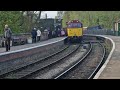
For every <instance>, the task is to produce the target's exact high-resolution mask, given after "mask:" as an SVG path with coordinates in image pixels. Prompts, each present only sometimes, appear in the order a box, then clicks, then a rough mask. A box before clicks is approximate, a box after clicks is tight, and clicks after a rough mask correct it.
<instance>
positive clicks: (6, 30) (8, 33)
mask: <svg viewBox="0 0 120 90" xmlns="http://www.w3.org/2000/svg"><path fill="white" fill-rule="evenodd" d="M11 36H12V31H11V29H10V28H9V27H8V25H7V24H6V25H5V28H4V38H5V47H6V51H10V41H11Z"/></svg>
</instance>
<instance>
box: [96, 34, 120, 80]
mask: <svg viewBox="0 0 120 90" xmlns="http://www.w3.org/2000/svg"><path fill="white" fill-rule="evenodd" d="M105 37H108V38H111V39H112V40H113V43H114V44H113V49H112V54H111V55H110V59H108V61H106V62H105V64H104V65H103V66H102V67H101V69H100V70H99V71H98V73H97V74H96V75H95V77H94V79H120V37H119V36H109V35H108V36H107V35H106V36H105Z"/></svg>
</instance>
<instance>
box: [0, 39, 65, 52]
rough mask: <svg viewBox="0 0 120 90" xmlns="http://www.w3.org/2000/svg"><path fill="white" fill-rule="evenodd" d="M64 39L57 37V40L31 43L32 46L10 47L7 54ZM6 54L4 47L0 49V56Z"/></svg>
mask: <svg viewBox="0 0 120 90" xmlns="http://www.w3.org/2000/svg"><path fill="white" fill-rule="evenodd" d="M64 38H66V37H57V38H52V39H48V40H46V41H39V42H36V43H32V44H25V45H19V46H11V50H10V51H8V52H11V51H16V50H20V49H25V48H30V47H34V46H38V45H44V44H50V43H53V42H56V41H59V40H62V39H64ZM8 52H6V48H5V47H2V48H0V54H1V53H8Z"/></svg>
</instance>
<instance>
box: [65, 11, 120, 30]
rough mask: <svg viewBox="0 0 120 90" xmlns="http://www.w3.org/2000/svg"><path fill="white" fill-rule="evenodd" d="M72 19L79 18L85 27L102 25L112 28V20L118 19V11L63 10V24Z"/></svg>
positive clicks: (119, 15)
mask: <svg viewBox="0 0 120 90" xmlns="http://www.w3.org/2000/svg"><path fill="white" fill-rule="evenodd" d="M72 19H78V20H80V21H81V22H82V23H83V25H84V26H85V27H86V26H87V27H89V26H95V25H98V24H100V25H104V27H105V28H107V29H111V28H113V22H114V21H116V20H118V19H120V11H65V12H64V15H63V26H66V23H65V22H67V21H69V20H72Z"/></svg>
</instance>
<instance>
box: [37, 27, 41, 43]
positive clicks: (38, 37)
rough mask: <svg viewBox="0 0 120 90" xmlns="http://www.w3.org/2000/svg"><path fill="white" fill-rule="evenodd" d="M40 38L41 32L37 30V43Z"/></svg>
mask: <svg viewBox="0 0 120 90" xmlns="http://www.w3.org/2000/svg"><path fill="white" fill-rule="evenodd" d="M40 38H41V31H40V30H39V29H38V30H37V41H40Z"/></svg>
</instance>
